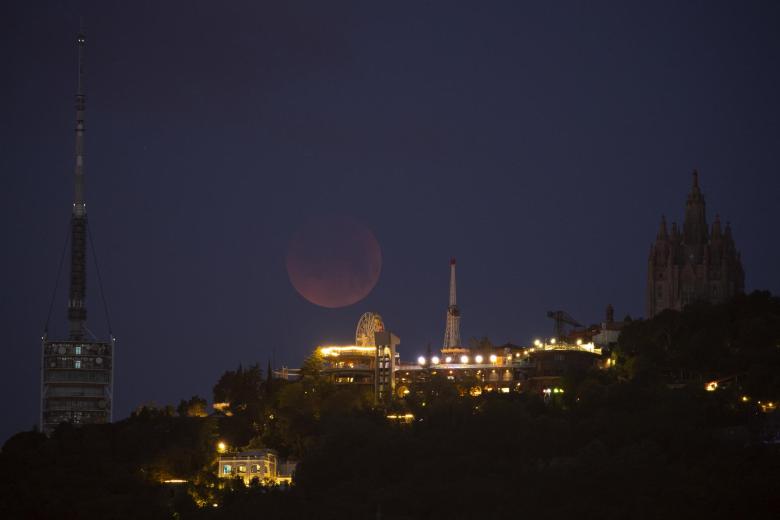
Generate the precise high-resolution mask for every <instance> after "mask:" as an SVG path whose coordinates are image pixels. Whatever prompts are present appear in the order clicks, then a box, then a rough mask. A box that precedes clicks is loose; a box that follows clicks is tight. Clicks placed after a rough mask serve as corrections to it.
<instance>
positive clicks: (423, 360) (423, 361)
mask: <svg viewBox="0 0 780 520" xmlns="http://www.w3.org/2000/svg"><path fill="white" fill-rule="evenodd" d="M417 364H418V365H424V364H425V356H420V357H418V358H417Z"/></svg>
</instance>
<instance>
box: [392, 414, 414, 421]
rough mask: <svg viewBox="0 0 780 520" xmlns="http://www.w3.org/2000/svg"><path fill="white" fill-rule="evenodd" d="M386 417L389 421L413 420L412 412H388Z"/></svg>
mask: <svg viewBox="0 0 780 520" xmlns="http://www.w3.org/2000/svg"><path fill="white" fill-rule="evenodd" d="M387 419H388V420H390V421H406V422H412V421H413V420H414V414H412V413H405V414H390V415H388V416H387Z"/></svg>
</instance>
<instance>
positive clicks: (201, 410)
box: [176, 395, 208, 417]
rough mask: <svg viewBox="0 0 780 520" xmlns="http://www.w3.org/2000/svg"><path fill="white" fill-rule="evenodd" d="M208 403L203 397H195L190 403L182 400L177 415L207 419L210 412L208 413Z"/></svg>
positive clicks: (191, 398)
mask: <svg viewBox="0 0 780 520" xmlns="http://www.w3.org/2000/svg"><path fill="white" fill-rule="evenodd" d="M207 405H208V403H207V402H206V400H205V399H203V398H202V397H199V396H197V395H193V396H192V397H190V399H189V401H187V400H184V399H182V400H181V401H180V402H179V406H177V407H176V413H178V414H179V416H180V417H206V416H207V415H208V412H207V411H206V407H207Z"/></svg>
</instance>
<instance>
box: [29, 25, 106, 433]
mask: <svg viewBox="0 0 780 520" xmlns="http://www.w3.org/2000/svg"><path fill="white" fill-rule="evenodd" d="M76 47H77V49H78V71H79V73H78V87H77V91H76V92H77V93H76V153H75V156H76V161H75V162H76V164H75V168H74V177H75V191H74V198H73V209H72V212H71V219H70V248H71V261H70V292H69V297H68V321H69V323H70V336H69V338H68V340H65V341H56V340H49V338H48V320H47V324H46V329H47V331H45V332H44V335H43V338H42V340H43V342H42V343H43V344H42V346H41V408H40V428H41V431H43V432H45V433H50V432H51V431H52V430H54V428H55V427H56V426H57V425H58V424H60V423H62V422H69V423H72V424H98V423H106V422H110V421H111V418H112V408H113V407H112V404H113V403H112V400H113V353H114V338H113V337H111V339H110V340H108V341H97V340H95V339H90V338H89V337H88V333H87V328H86V321H87V308H86V286H87V284H86V277H87V260H86V258H87V239H88V237H89V234H90V233H89V225H88V223H87V204H86V199H85V196H84V131H85V127H84V113H85V107H86V104H85V96H84V88H83V87H84V81H83V80H84V77H83V73H84V67H83V65H84V59H83V57H84V48H85V39H84V35H83V34H79V35H78V36H77V38H76ZM98 281H99V280H98ZM101 292H102V288H101ZM109 329H110V327H109ZM109 335H110V331H109Z"/></svg>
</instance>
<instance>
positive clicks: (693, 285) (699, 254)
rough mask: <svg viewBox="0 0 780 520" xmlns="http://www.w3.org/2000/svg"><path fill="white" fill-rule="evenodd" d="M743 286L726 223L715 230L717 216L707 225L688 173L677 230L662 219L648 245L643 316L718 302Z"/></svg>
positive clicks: (695, 178) (700, 199)
mask: <svg viewBox="0 0 780 520" xmlns="http://www.w3.org/2000/svg"><path fill="white" fill-rule="evenodd" d="M744 290H745V273H744V271H743V269H742V260H741V257H740V253H739V251H737V249H736V246H735V245H734V239H733V238H732V235H731V226H730V225H729V224H726V229H725V231H723V230H722V229H721V222H720V217H719V216H717V215H716V216H715V221H714V222H713V224H712V228H711V229H710V228H709V227H708V226H707V214H706V206H705V201H704V195H703V194H702V191H701V187H700V186H699V172H698V171H696V170H694V171H693V183H692V186H691V191H690V193H689V194H688V198H687V200H686V202H685V220H684V221H683V228H682V233H681V232H680V231H679V229H678V228H677V224H676V223H674V222H673V223H672V227H671V232H670V231H669V230H668V228H667V226H666V219H665V218H664V217H661V223H660V225H659V228H658V232H657V234H656V238H655V242H653V244H652V245H651V246H650V257H649V259H648V269H647V297H646V312H647V317H648V318H652V317H653V316H655V315H656V314H658V313H659V312H661V311H663V310H665V309H674V310H682V309H683V307H685V305H687V304H689V303H692V302H694V301H708V302H711V303H720V302H723V301H726V300H728V299H730V298H731V297H733V296H734V295H735V294H738V293H741V292H743V291H744Z"/></svg>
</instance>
